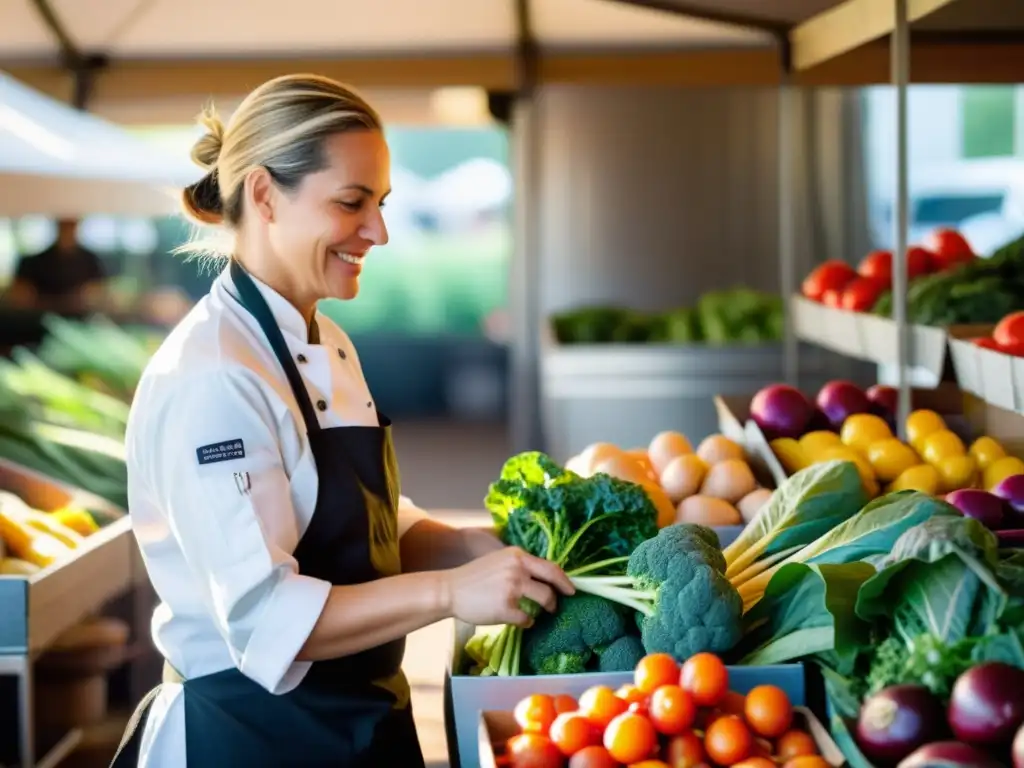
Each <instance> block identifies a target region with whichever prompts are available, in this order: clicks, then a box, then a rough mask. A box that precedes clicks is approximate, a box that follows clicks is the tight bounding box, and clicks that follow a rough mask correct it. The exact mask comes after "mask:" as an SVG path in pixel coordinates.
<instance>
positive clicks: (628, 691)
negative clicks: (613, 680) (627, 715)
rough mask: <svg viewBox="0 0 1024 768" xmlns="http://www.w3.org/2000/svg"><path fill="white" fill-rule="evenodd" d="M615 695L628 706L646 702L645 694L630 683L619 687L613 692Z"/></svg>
mask: <svg viewBox="0 0 1024 768" xmlns="http://www.w3.org/2000/svg"><path fill="white" fill-rule="evenodd" d="M615 695H616V696H618V697H619V698H620V699H622V700H623V701H625V702H626V703H628V704H634V703H636V702H641V703H643V702H645V701H647V694H646V693H644V692H643V691H641V690H640V689H639V688H637V687H636V686H635V685H631V684H630V683H626V684H625V685H621V686H619V690H617V691H616V692H615Z"/></svg>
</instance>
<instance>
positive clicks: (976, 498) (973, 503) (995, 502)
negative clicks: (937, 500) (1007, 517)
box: [946, 488, 1006, 531]
mask: <svg viewBox="0 0 1024 768" xmlns="http://www.w3.org/2000/svg"><path fill="white" fill-rule="evenodd" d="M946 501H947V502H948V503H949V504H952V505H953V506H954V507H956V508H957V509H959V510H960V511H961V512H962V513H963V514H964V516H965V517H973V518H974V519H975V520H977V521H978V522H979V523H981V524H982V525H984V526H985V527H986V528H988V529H989V530H990V531H998V530H999V529H1000V528H1001V527H1002V525H1003V515H1004V514H1005V512H1006V502H1005V501H1003V500H1002V499H1001V498H999V497H998V496H994V495H993V494H991V493H989V492H988V491H980V490H978V489H977V488H961V489H960V490H957V491H951V492H949V493H947V494H946Z"/></svg>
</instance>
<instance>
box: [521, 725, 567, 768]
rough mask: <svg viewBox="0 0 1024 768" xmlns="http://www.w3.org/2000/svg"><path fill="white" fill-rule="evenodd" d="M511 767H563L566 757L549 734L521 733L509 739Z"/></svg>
mask: <svg viewBox="0 0 1024 768" xmlns="http://www.w3.org/2000/svg"><path fill="white" fill-rule="evenodd" d="M508 757H509V765H510V766H511V768H562V766H563V765H564V764H565V758H564V757H563V756H562V753H561V752H560V751H559V749H558V747H556V746H555V744H554V742H552V741H551V739H549V738H548V737H547V736H541V735H540V734H539V733H521V734H519V735H518V736H513V737H512V738H511V739H509V740H508Z"/></svg>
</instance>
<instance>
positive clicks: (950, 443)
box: [920, 429, 967, 465]
mask: <svg viewBox="0 0 1024 768" xmlns="http://www.w3.org/2000/svg"><path fill="white" fill-rule="evenodd" d="M920 453H921V458H922V459H924V460H925V461H927V462H928V463H929V464H936V465H937V464H938V463H939V462H940V461H942V460H943V459H946V458H949V457H950V456H965V455H966V454H967V449H966V448H965V447H964V441H963V440H961V439H960V438H959V437H957V435H956V433H955V432H951V431H950V430H948V429H940V430H938V431H937V432H932V433H931V434H930V435H928V436H927V437H926V438H924V440H922V441H921V448H920Z"/></svg>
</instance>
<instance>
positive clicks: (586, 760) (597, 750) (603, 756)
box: [569, 746, 619, 768]
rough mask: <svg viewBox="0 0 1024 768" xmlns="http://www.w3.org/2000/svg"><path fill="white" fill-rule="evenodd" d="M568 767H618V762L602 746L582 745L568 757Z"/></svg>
mask: <svg viewBox="0 0 1024 768" xmlns="http://www.w3.org/2000/svg"><path fill="white" fill-rule="evenodd" d="M569 768H619V763H618V762H617V761H616V760H615V758H614V757H612V756H611V755H609V754H608V750H607V749H605V748H604V747H602V746H594V747H584V748H583V749H581V750H580V751H579V752H577V753H576V754H575V755H573V756H572V757H570V758H569Z"/></svg>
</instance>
